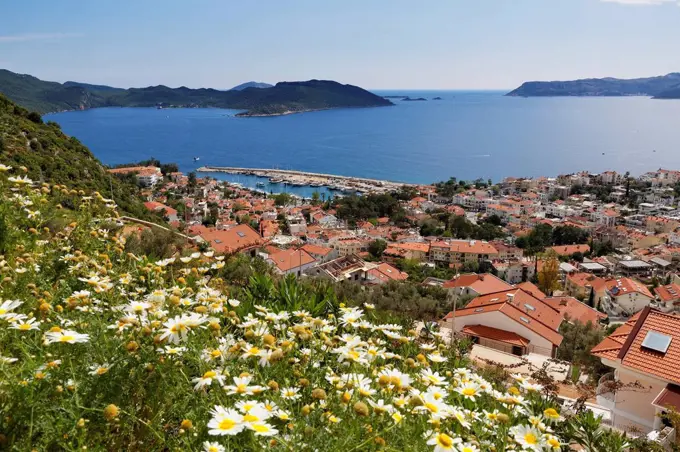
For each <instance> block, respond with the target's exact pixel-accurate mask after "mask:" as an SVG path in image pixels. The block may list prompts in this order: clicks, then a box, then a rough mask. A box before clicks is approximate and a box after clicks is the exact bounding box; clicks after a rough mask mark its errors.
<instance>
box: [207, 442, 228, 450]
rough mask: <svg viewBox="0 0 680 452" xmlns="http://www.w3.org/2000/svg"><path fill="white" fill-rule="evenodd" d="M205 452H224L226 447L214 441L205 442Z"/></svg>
mask: <svg viewBox="0 0 680 452" xmlns="http://www.w3.org/2000/svg"><path fill="white" fill-rule="evenodd" d="M203 452H224V446H222V445H221V444H219V443H216V442H213V441H205V442H203Z"/></svg>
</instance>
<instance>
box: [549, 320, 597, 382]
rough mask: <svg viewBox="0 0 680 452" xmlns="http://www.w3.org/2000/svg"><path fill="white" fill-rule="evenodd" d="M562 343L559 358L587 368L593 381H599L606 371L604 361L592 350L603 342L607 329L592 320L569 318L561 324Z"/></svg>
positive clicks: (559, 348) (558, 353)
mask: <svg viewBox="0 0 680 452" xmlns="http://www.w3.org/2000/svg"><path fill="white" fill-rule="evenodd" d="M560 334H561V335H562V337H563V339H562V343H561V344H560V346H559V347H558V348H557V358H558V359H561V360H563V361H567V362H570V363H572V364H574V365H576V366H581V367H583V368H584V369H585V373H587V374H588V375H589V376H590V377H591V379H592V380H593V381H595V382H596V381H597V380H598V378H599V377H600V376H602V375H603V374H604V373H605V372H606V369H607V368H606V367H605V366H604V365H603V364H602V361H601V360H600V359H599V358H597V357H595V356H593V355H591V354H590V350H592V348H593V347H595V346H596V345H597V344H599V343H600V342H602V339H604V337H605V331H604V330H603V329H602V328H600V327H599V326H598V325H593V324H592V323H591V322H588V323H585V324H584V323H581V322H579V321H578V320H569V321H566V322H562V324H561V325H560Z"/></svg>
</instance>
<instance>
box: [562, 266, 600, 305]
mask: <svg viewBox="0 0 680 452" xmlns="http://www.w3.org/2000/svg"><path fill="white" fill-rule="evenodd" d="M564 289H565V291H566V292H567V293H568V294H569V295H571V296H572V297H576V298H578V299H580V300H588V299H589V298H590V292H591V291H594V292H595V299H596V301H599V300H600V299H601V298H603V297H604V296H606V289H607V284H606V280H605V279H603V278H599V277H597V276H595V275H591V274H590V273H582V272H579V273H571V274H568V275H567V278H566V280H565V281H564Z"/></svg>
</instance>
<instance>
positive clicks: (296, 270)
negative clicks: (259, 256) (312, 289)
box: [267, 248, 316, 276]
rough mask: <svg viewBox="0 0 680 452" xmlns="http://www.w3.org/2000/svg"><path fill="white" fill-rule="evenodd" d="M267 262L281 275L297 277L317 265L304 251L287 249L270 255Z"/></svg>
mask: <svg viewBox="0 0 680 452" xmlns="http://www.w3.org/2000/svg"><path fill="white" fill-rule="evenodd" d="M267 262H269V263H270V264H271V265H273V266H274V268H275V270H276V272H277V273H278V274H280V275H290V274H293V275H297V276H302V273H303V272H305V271H306V270H308V269H310V268H311V267H313V266H314V265H315V264H316V259H314V257H313V256H312V255H310V254H309V253H308V252H306V251H305V250H304V249H302V248H300V249H294V248H291V249H287V250H281V251H279V252H277V253H273V254H270V255H269V257H268V258H267Z"/></svg>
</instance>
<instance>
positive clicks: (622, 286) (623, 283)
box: [607, 278, 654, 298]
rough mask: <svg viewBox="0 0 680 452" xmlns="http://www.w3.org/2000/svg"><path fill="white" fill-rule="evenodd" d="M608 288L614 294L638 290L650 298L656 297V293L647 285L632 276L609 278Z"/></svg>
mask: <svg viewBox="0 0 680 452" xmlns="http://www.w3.org/2000/svg"><path fill="white" fill-rule="evenodd" d="M607 290H608V291H609V292H611V293H612V294H613V295H614V296H616V297H618V296H620V295H625V294H627V293H634V292H637V293H639V294H642V295H645V296H647V297H649V298H654V295H652V293H651V292H650V291H649V289H648V288H647V286H645V285H644V284H642V283H641V282H639V281H635V280H634V279H630V278H618V279H609V280H607Z"/></svg>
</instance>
